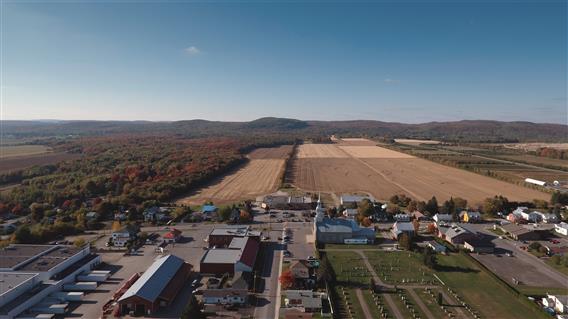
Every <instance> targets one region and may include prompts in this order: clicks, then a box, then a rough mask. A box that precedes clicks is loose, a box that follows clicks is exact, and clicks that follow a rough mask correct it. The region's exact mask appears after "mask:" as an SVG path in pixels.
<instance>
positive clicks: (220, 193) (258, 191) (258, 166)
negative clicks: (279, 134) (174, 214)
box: [177, 159, 285, 205]
mask: <svg viewBox="0 0 568 319" xmlns="http://www.w3.org/2000/svg"><path fill="white" fill-rule="evenodd" d="M284 162H285V161H284V160H283V159H251V160H250V161H249V162H248V163H246V164H245V165H244V166H242V167H241V168H239V169H237V170H236V171H234V172H233V173H231V174H229V175H226V176H224V177H223V178H221V179H219V180H218V181H216V182H214V183H212V184H211V185H209V186H207V187H204V188H202V189H200V190H198V191H196V192H194V193H193V194H191V195H189V196H187V197H184V198H181V199H179V200H178V201H177V202H178V203H181V204H191V205H201V204H203V203H204V202H207V201H212V202H213V203H215V204H226V203H231V202H235V201H239V200H244V199H252V198H254V197H256V196H258V195H263V194H267V193H271V192H274V191H276V189H277V188H278V186H279V183H280V180H279V178H280V176H281V174H282V173H283V171H284Z"/></svg>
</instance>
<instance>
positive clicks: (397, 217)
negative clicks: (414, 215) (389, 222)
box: [394, 214, 410, 222]
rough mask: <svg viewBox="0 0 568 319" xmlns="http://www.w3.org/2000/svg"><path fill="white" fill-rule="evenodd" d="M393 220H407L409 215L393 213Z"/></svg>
mask: <svg viewBox="0 0 568 319" xmlns="http://www.w3.org/2000/svg"><path fill="white" fill-rule="evenodd" d="M394 220H395V221H397V222H409V221H410V215H408V214H396V215H394Z"/></svg>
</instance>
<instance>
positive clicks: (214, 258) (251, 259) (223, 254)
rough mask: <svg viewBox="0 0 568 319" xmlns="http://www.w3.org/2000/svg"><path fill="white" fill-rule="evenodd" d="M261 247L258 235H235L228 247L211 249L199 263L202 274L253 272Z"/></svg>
mask: <svg viewBox="0 0 568 319" xmlns="http://www.w3.org/2000/svg"><path fill="white" fill-rule="evenodd" d="M259 249H260V241H259V239H258V238H257V237H248V236H246V237H234V238H233V239H232V240H231V242H230V244H229V245H228V246H227V248H216V249H209V250H207V251H206V252H205V254H204V255H203V257H202V258H201V261H200V263H199V271H200V272H201V273H202V274H225V273H227V274H231V275H232V274H235V273H238V272H251V271H252V270H253V268H254V264H255V262H256V256H257V255H258V251H259Z"/></svg>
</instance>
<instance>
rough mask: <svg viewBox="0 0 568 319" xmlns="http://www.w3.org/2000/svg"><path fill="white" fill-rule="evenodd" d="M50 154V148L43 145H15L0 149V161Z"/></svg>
mask: <svg viewBox="0 0 568 319" xmlns="http://www.w3.org/2000/svg"><path fill="white" fill-rule="evenodd" d="M49 152H51V148H49V147H47V146H43V145H15V146H2V147H0V159H4V158H10V157H23V156H31V155H39V154H45V153H49Z"/></svg>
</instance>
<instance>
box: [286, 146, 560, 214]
mask: <svg viewBox="0 0 568 319" xmlns="http://www.w3.org/2000/svg"><path fill="white" fill-rule="evenodd" d="M358 143H361V141H358ZM361 144H363V143H361ZM340 145H341V144H338V145H334V144H320V145H318V144H307V145H302V146H300V148H299V153H298V157H297V158H296V159H295V160H294V163H293V170H292V179H291V180H292V183H293V184H294V185H296V186H297V187H299V188H301V189H304V190H308V191H322V192H333V193H354V192H364V193H370V194H372V195H373V196H374V197H376V198H378V199H388V198H389V197H391V196H392V195H395V194H406V195H409V196H411V197H414V198H416V199H419V200H428V199H429V198H431V197H432V196H436V198H437V199H438V200H439V201H440V200H446V199H449V198H450V196H451V197H462V198H465V199H467V200H468V201H469V203H470V204H472V205H473V204H476V203H481V202H482V201H483V200H484V199H485V198H487V197H492V196H495V195H503V196H505V197H507V198H508V199H509V200H522V201H531V200H533V199H535V198H539V199H545V200H548V199H549V197H550V195H549V194H546V193H543V192H539V191H536V190H532V189H529V188H525V187H522V186H518V185H513V184H510V183H507V182H502V181H499V180H496V179H493V178H490V177H486V176H482V175H479V174H475V173H471V172H467V171H464V170H461V169H457V168H452V167H448V166H444V165H441V164H437V163H433V162H430V161H427V160H424V159H420V158H415V157H412V156H409V155H407V154H403V153H400V152H396V151H392V150H388V149H385V148H381V147H372V148H375V149H372V148H371V147H370V146H347V147H346V146H340ZM334 147H335V148H336V149H333V148H334ZM358 148H359V149H358ZM301 152H303V156H299V155H300V154H301ZM318 156H319V157H318Z"/></svg>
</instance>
